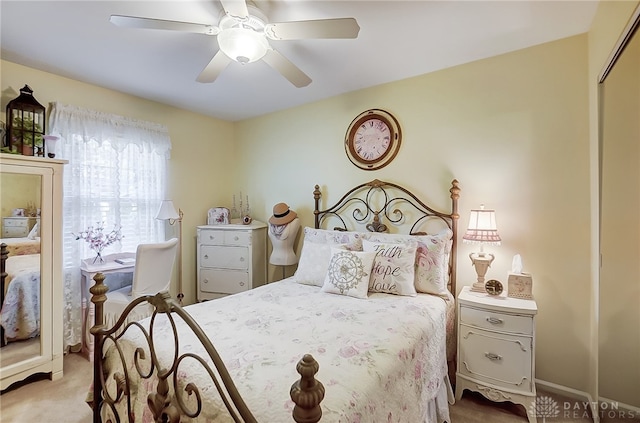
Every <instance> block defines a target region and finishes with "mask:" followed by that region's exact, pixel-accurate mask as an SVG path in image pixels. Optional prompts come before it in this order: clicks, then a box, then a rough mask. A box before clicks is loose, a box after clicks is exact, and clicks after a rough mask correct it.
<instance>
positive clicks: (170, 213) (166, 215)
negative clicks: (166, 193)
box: [156, 200, 184, 304]
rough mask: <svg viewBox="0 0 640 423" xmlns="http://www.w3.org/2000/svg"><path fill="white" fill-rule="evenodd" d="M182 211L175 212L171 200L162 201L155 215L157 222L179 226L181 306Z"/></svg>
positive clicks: (179, 290)
mask: <svg viewBox="0 0 640 423" xmlns="http://www.w3.org/2000/svg"><path fill="white" fill-rule="evenodd" d="M182 216H183V213H182V210H180V209H178V211H176V208H175V206H174V205H173V201H171V200H162V203H160V208H159V209H158V214H157V215H156V219H157V220H168V221H169V224H170V225H175V224H176V223H178V225H179V228H180V230H179V235H178V240H179V241H178V295H177V297H178V301H179V302H180V304H182V299H183V298H184V293H183V292H182Z"/></svg>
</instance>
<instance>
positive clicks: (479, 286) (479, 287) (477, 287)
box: [470, 282, 487, 292]
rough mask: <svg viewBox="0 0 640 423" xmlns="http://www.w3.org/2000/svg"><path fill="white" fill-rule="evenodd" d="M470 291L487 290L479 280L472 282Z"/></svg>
mask: <svg viewBox="0 0 640 423" xmlns="http://www.w3.org/2000/svg"><path fill="white" fill-rule="evenodd" d="M470 291H471V292H487V290H486V289H485V287H484V284H483V283H479V282H474V283H473V285H471V289H470Z"/></svg>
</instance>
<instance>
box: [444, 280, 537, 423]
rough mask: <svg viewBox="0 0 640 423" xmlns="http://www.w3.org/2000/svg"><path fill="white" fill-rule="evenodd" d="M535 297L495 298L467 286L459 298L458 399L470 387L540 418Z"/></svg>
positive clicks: (531, 416) (501, 296)
mask: <svg viewBox="0 0 640 423" xmlns="http://www.w3.org/2000/svg"><path fill="white" fill-rule="evenodd" d="M536 313H537V305H536V303H535V301H533V300H522V299H517V298H510V297H507V296H506V295H505V294H502V295H499V296H491V295H488V294H484V293H477V292H471V291H470V290H469V288H468V287H464V288H463V290H462V292H461V293H460V295H459V296H458V370H457V373H456V398H457V399H458V400H459V399H460V398H462V393H463V391H464V390H465V389H469V390H471V391H476V392H480V393H481V394H482V395H484V396H485V397H486V398H488V399H490V400H492V401H498V402H502V401H510V402H512V403H514V404H521V405H523V406H524V407H525V409H526V412H527V417H528V418H529V421H530V422H535V421H536V417H535V397H536V385H535V321H534V318H535V314H536Z"/></svg>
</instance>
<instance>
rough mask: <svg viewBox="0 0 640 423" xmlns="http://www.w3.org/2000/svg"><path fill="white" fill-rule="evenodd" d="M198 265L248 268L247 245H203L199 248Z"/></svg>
mask: <svg viewBox="0 0 640 423" xmlns="http://www.w3.org/2000/svg"><path fill="white" fill-rule="evenodd" d="M200 265H201V266H202V267H221V268H224V269H238V270H247V269H248V268H249V249H248V248H247V247H225V246H222V245H203V246H202V247H201V248H200Z"/></svg>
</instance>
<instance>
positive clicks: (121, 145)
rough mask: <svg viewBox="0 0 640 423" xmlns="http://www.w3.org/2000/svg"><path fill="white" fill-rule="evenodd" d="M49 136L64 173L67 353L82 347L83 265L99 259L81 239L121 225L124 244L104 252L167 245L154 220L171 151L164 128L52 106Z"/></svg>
mask: <svg viewBox="0 0 640 423" xmlns="http://www.w3.org/2000/svg"><path fill="white" fill-rule="evenodd" d="M49 132H50V133H51V134H55V135H58V136H60V142H59V143H58V144H59V146H58V147H59V148H58V151H57V153H58V154H57V155H56V157H57V158H58V157H59V158H63V159H66V160H68V161H69V163H68V164H67V165H66V167H65V170H64V197H63V215H64V221H63V240H64V242H63V243H64V270H65V272H64V275H65V276H64V277H65V292H64V295H65V316H64V325H65V326H64V329H65V331H64V332H65V348H66V349H71V350H73V351H75V350H77V349H79V348H80V346H81V341H82V296H81V294H80V292H81V281H80V269H79V267H80V261H81V260H82V259H85V258H89V257H92V256H95V253H94V252H93V251H91V249H90V248H89V245H88V244H87V243H86V242H82V241H78V240H76V237H75V236H74V235H73V234H74V233H78V232H80V231H82V230H84V229H86V228H88V227H89V226H91V225H93V226H95V225H96V224H100V223H102V224H104V231H105V232H110V231H111V229H112V228H113V227H114V226H119V227H121V232H122V235H123V239H122V240H121V241H120V242H119V243H115V244H113V245H110V246H109V247H107V248H106V249H105V250H104V251H103V254H104V255H107V254H111V253H116V252H124V251H135V249H136V247H137V245H138V244H140V243H146V242H157V241H160V240H164V225H163V222H160V221H157V220H155V215H156V213H157V211H158V207H159V206H160V202H161V201H162V200H163V199H164V194H165V189H166V185H167V184H166V177H167V176H166V175H167V160H168V158H169V152H170V149H171V142H170V140H169V135H168V130H167V128H166V127H164V126H161V125H157V124H154V123H149V122H141V121H136V120H133V119H129V118H125V117H122V116H116V115H110V114H105V113H101V112H95V111H91V110H86V109H82V108H78V107H74V106H67V105H61V104H59V103H53V104H52V109H51V117H50V125H49Z"/></svg>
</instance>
